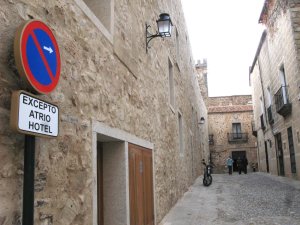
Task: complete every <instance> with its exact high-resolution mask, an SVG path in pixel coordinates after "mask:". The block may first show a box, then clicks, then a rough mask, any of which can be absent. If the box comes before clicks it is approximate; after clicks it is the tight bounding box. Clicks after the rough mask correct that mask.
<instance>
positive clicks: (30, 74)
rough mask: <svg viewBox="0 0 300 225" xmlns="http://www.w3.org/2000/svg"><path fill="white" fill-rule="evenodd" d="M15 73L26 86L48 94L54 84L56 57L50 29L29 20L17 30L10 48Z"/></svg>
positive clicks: (57, 76) (58, 60)
mask: <svg viewBox="0 0 300 225" xmlns="http://www.w3.org/2000/svg"><path fill="white" fill-rule="evenodd" d="M14 54H15V60H16V65H17V68H18V72H19V73H20V75H21V76H22V78H23V79H24V80H25V81H26V82H27V83H28V84H30V86H31V87H32V88H33V89H34V90H35V91H37V92H39V93H41V94H48V93H50V92H51V91H53V90H54V89H55V87H56V85H57V84H58V81H59V77H60V69H61V62H60V54H59V48H58V44H57V42H56V39H55V37H54V35H53V33H52V31H51V29H50V28H49V27H48V26H47V25H46V24H45V23H43V22H42V21H39V20H30V21H28V22H26V23H25V24H23V25H22V26H20V27H19V29H18V31H17V34H16V37H15V44H14Z"/></svg>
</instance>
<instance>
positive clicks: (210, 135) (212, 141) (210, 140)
mask: <svg viewBox="0 0 300 225" xmlns="http://www.w3.org/2000/svg"><path fill="white" fill-rule="evenodd" d="M208 141H209V145H214V144H215V142H214V135H213V134H209V135H208Z"/></svg>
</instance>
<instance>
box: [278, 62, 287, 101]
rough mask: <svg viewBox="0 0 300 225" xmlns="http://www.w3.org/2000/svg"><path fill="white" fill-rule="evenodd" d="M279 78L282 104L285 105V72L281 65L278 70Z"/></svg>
mask: <svg viewBox="0 0 300 225" xmlns="http://www.w3.org/2000/svg"><path fill="white" fill-rule="evenodd" d="M279 78H280V82H281V87H282V97H283V103H284V104H287V90H286V80H285V70H284V66H283V65H282V66H281V67H280V70H279Z"/></svg>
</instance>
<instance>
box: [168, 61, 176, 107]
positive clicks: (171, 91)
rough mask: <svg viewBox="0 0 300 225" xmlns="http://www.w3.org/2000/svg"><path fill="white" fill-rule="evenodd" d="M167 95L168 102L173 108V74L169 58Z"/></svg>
mask: <svg viewBox="0 0 300 225" xmlns="http://www.w3.org/2000/svg"><path fill="white" fill-rule="evenodd" d="M169 96H170V104H171V106H172V107H173V109H174V108H175V92H174V75H173V64H172V62H171V61H170V59H169Z"/></svg>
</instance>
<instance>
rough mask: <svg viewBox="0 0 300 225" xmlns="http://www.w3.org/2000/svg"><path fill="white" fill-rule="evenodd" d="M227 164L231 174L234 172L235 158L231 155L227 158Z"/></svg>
mask: <svg viewBox="0 0 300 225" xmlns="http://www.w3.org/2000/svg"><path fill="white" fill-rule="evenodd" d="M226 165H227V167H228V174H229V175H231V174H232V165H233V160H232V158H231V156H229V157H228V158H227V160H226Z"/></svg>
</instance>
